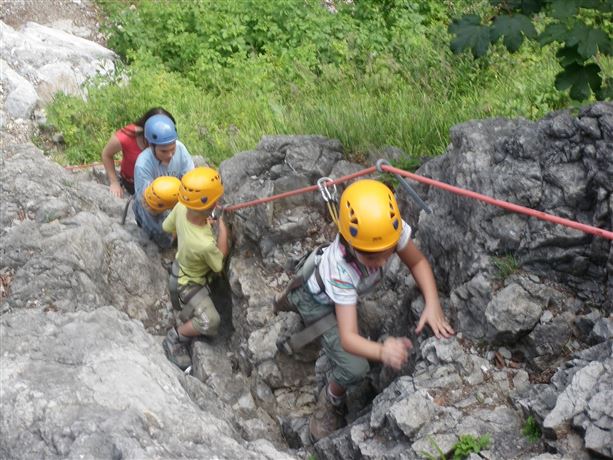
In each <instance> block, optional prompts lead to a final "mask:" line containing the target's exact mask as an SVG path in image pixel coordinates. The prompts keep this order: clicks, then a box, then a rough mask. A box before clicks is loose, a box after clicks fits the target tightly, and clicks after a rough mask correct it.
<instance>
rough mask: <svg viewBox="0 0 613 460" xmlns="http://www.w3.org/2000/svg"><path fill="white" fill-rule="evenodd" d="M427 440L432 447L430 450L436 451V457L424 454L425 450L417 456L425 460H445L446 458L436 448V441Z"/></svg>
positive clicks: (428, 453)
mask: <svg viewBox="0 0 613 460" xmlns="http://www.w3.org/2000/svg"><path fill="white" fill-rule="evenodd" d="M428 440H429V441H430V445H431V446H432V448H434V449H435V450H436V455H434V454H431V453H430V452H426V451H425V450H422V451H421V452H420V453H419V454H420V455H422V456H423V457H424V458H425V459H426V460H446V459H447V456H446V455H445V453H444V452H443V450H442V449H441V448H440V447H439V446H438V444H437V443H436V441H435V440H434V439H432V438H428Z"/></svg>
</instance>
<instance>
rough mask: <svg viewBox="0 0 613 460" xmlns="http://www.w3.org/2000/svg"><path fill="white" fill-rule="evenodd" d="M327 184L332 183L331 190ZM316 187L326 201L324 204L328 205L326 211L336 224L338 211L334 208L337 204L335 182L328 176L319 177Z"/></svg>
mask: <svg viewBox="0 0 613 460" xmlns="http://www.w3.org/2000/svg"><path fill="white" fill-rule="evenodd" d="M328 184H331V185H332V187H331V188H332V191H331V192H330V189H329V188H328V186H329V185H328ZM317 187H318V188H319V191H320V192H321V196H322V197H323V199H324V201H325V202H326V206H327V207H328V212H329V213H330V217H331V218H332V221H333V222H334V223H335V224H336V225H338V211H337V209H336V205H337V204H338V190H337V189H336V184H335V183H334V181H333V180H332V179H331V178H329V177H320V178H319V179H318V180H317Z"/></svg>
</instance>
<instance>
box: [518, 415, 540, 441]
mask: <svg viewBox="0 0 613 460" xmlns="http://www.w3.org/2000/svg"><path fill="white" fill-rule="evenodd" d="M521 432H522V434H523V435H524V436H525V437H526V438H528V441H530V442H531V443H535V442H538V440H539V439H541V435H542V433H541V427H540V426H539V425H538V423H537V422H536V420H535V419H534V417H533V416H532V415H531V416H530V417H528V418H527V419H526V422H525V423H524V426H523V427H522V429H521Z"/></svg>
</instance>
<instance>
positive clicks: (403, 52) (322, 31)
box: [48, 0, 572, 167]
mask: <svg viewBox="0 0 613 460" xmlns="http://www.w3.org/2000/svg"><path fill="white" fill-rule="evenodd" d="M98 3H99V4H100V5H101V6H102V7H103V9H104V11H105V13H106V15H107V17H108V21H107V23H106V25H105V30H106V32H107V34H108V37H109V39H108V44H109V47H110V48H112V49H113V50H115V51H116V52H117V53H118V54H119V55H120V56H121V58H122V63H120V65H118V68H117V71H116V73H115V76H114V77H113V78H111V79H108V78H107V79H105V80H101V79H97V80H93V81H91V82H90V84H89V87H88V94H89V97H88V100H87V101H83V100H81V99H79V98H74V97H68V96H61V95H58V96H57V98H56V99H55V100H54V102H53V103H52V104H51V105H50V106H49V108H48V119H49V122H50V131H51V132H52V131H54V130H57V131H61V132H62V133H63V135H64V139H65V146H64V148H63V150H62V151H61V152H59V159H60V161H63V162H67V163H85V162H89V161H96V160H98V159H99V156H100V152H101V150H102V147H103V146H104V144H105V143H106V141H107V140H108V138H109V137H110V135H111V134H112V133H113V132H114V131H115V130H116V129H118V128H120V127H121V126H123V125H124V124H126V123H128V122H131V121H133V120H134V119H136V118H138V117H139V116H140V115H141V114H142V113H143V112H145V111H146V110H147V109H148V108H149V107H152V106H163V107H165V108H166V109H168V110H169V111H170V112H171V113H172V114H173V115H174V116H175V118H176V119H177V125H178V130H179V137H180V139H181V140H182V141H183V142H184V143H185V144H186V146H187V147H188V149H189V150H190V152H191V153H192V154H199V155H202V156H205V157H206V158H207V159H209V160H210V161H212V162H213V163H215V164H218V163H219V162H220V161H222V160H223V159H224V158H227V157H229V156H231V155H233V154H234V153H236V152H239V151H244V150H249V149H253V148H254V147H255V145H256V144H257V142H258V141H259V139H260V138H261V137H262V136H263V135H270V134H320V135H324V136H328V137H332V138H337V139H339V140H340V141H341V142H342V143H343V145H344V146H345V147H346V150H347V151H346V154H347V156H348V157H351V158H353V159H358V160H359V159H360V158H363V157H364V154H365V153H367V152H368V151H370V150H372V149H377V148H381V147H382V146H386V145H392V146H396V147H399V148H401V149H402V150H404V151H405V152H406V154H407V155H406V158H405V159H404V160H403V161H402V162H401V164H400V165H399V166H401V167H411V166H414V165H416V164H417V163H418V162H419V159H420V158H421V157H428V156H433V155H438V154H441V153H442V152H443V151H444V150H445V148H446V146H447V144H448V133H449V128H450V127H451V126H453V125H454V124H457V123H460V122H463V121H466V120H470V119H478V118H485V117H493V116H506V117H517V116H523V117H527V118H538V117H541V116H543V115H544V114H545V113H547V112H549V111H552V110H555V109H559V108H563V107H568V106H570V105H572V103H571V101H570V99H569V98H568V96H567V95H566V94H565V93H560V92H558V91H556V90H555V88H554V78H555V74H556V73H557V72H558V71H559V69H560V68H559V64H558V63H557V61H556V59H555V47H552V48H550V49H541V48H540V47H538V46H530V45H529V46H524V47H522V49H521V50H520V51H519V52H518V53H515V54H512V55H511V54H508V53H505V52H502V45H493V50H492V52H490V53H489V54H488V55H487V56H485V57H483V58H481V59H479V60H475V59H474V58H473V57H472V56H471V55H470V54H469V53H462V54H459V55H453V54H452V52H451V51H450V48H449V42H450V36H449V32H448V31H447V28H448V26H449V24H450V23H451V21H452V18H454V17H457V16H459V15H462V14H473V13H474V14H479V15H487V14H488V11H490V6H489V2H487V1H486V0H479V1H469V0H457V1H451V0H447V1H440V2H432V1H430V0H411V1H409V0H354V2H352V3H346V2H341V1H337V2H334V4H333V5H332V6H331V2H329V5H328V7H325V6H324V5H323V4H322V3H321V2H320V1H319V0H222V1H220V0H217V1H215V0H182V1H170V0H169V1H164V0H159V1H154V0H138V1H133V2H129V3H128V2H126V1H124V0H98ZM537 27H538V21H537Z"/></svg>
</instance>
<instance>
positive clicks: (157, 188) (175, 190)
mask: <svg viewBox="0 0 613 460" xmlns="http://www.w3.org/2000/svg"><path fill="white" fill-rule="evenodd" d="M180 186H181V181H180V180H179V179H178V178H176V177H174V176H160V177H158V178H157V179H155V180H154V181H153V182H151V184H149V186H148V187H147V188H146V189H145V202H146V203H147V205H148V206H149V207H150V208H151V209H152V210H153V211H157V212H163V211H166V210H167V209H171V208H173V207H174V205H175V204H177V200H178V199H179V198H178V195H179V187H180Z"/></svg>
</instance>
